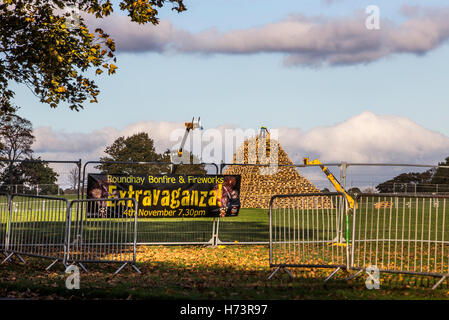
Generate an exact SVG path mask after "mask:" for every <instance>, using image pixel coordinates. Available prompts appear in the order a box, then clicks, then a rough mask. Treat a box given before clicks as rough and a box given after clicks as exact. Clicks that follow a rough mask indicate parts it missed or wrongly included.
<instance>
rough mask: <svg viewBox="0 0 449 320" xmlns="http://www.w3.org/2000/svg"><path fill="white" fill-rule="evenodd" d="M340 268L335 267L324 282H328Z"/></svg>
mask: <svg viewBox="0 0 449 320" xmlns="http://www.w3.org/2000/svg"><path fill="white" fill-rule="evenodd" d="M340 270H341V268H340V267H338V268H337V269H335V270H334V271H332V273H331V274H330V275H329V276H328V277H327V278H326V279H324V282H328V281H329V280H330V279H332V278H333V277H334V276H335V275H336V274H337V272H338V271H340Z"/></svg>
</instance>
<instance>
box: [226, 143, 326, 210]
mask: <svg viewBox="0 0 449 320" xmlns="http://www.w3.org/2000/svg"><path fill="white" fill-rule="evenodd" d="M233 163H238V164H244V165H230V166H228V167H227V168H226V170H225V171H224V172H223V174H225V175H227V174H238V175H241V176H242V183H241V188H240V200H241V204H242V207H243V208H268V207H269V203H270V199H271V197H272V196H273V195H276V194H300V193H317V192H320V191H319V189H318V188H317V187H315V186H314V185H313V184H312V183H310V181H308V180H307V179H306V178H304V177H303V176H301V175H300V174H299V172H298V170H297V169H296V168H295V167H287V166H282V165H292V164H293V162H292V161H291V159H290V157H289V156H288V154H287V153H286V152H285V150H284V149H283V148H282V146H281V145H280V144H279V142H278V141H276V140H274V139H273V140H271V139H270V135H269V134H267V135H266V136H265V137H259V136H257V137H255V138H251V139H248V140H246V141H245V142H244V143H243V145H242V146H240V148H239V149H238V150H237V152H236V154H235V155H234V159H233ZM255 164H256V165H260V164H264V165H269V166H266V167H261V166H256V165H255ZM323 199H324V200H323ZM276 205H277V206H278V207H279V206H281V207H300V208H330V207H332V204H331V201H330V199H329V198H328V197H296V198H288V199H279V200H277V201H276Z"/></svg>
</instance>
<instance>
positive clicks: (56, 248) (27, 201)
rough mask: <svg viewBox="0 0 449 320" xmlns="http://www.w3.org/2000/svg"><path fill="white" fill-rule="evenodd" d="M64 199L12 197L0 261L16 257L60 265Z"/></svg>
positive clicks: (63, 229) (65, 216)
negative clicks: (38, 259) (38, 258)
mask: <svg viewBox="0 0 449 320" xmlns="http://www.w3.org/2000/svg"><path fill="white" fill-rule="evenodd" d="M67 207H68V200H66V199H61V198H55V197H45V196H33V195H12V196H11V206H10V208H9V209H10V210H9V217H8V224H7V233H6V240H5V252H6V253H7V254H8V256H7V257H6V259H5V260H4V261H3V262H6V261H8V260H9V259H10V258H11V257H13V256H14V255H16V256H17V257H18V258H19V259H20V260H22V261H23V258H22V257H21V256H22V255H27V256H35V257H42V258H48V259H52V260H54V262H53V263H52V264H51V265H50V266H49V267H48V268H50V267H51V266H52V265H53V264H54V263H56V262H57V261H61V262H64V258H65V255H66V241H65V240H66V229H67V228H66V224H67Z"/></svg>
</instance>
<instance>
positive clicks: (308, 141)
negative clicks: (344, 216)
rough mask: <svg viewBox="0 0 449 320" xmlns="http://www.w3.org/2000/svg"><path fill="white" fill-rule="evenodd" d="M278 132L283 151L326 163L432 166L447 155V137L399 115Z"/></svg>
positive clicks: (366, 115) (361, 116)
mask: <svg viewBox="0 0 449 320" xmlns="http://www.w3.org/2000/svg"><path fill="white" fill-rule="evenodd" d="M280 130H281V131H280V136H281V140H282V139H284V147H285V148H286V149H287V148H288V149H289V150H292V152H295V153H298V154H300V155H301V154H307V155H311V156H315V157H319V158H320V159H321V160H322V161H326V162H340V161H345V162H353V163H354V162H355V163H361V162H365V163H425V164H429V163H430V164H436V163H437V162H438V161H441V160H443V159H444V158H445V157H447V156H449V137H447V136H445V135H443V134H441V133H438V132H435V131H432V130H429V129H426V128H424V127H422V126H420V125H419V124H417V123H416V122H414V121H412V120H410V119H408V118H406V117H401V116H392V115H376V114H374V113H372V112H368V111H367V112H363V113H361V114H359V115H357V116H354V117H352V118H349V119H347V120H345V121H343V122H341V123H338V124H336V125H332V126H326V127H318V128H314V129H312V130H310V131H308V132H304V133H303V132H301V131H300V130H299V129H291V128H288V129H286V128H281V129H280Z"/></svg>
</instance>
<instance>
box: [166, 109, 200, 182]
mask: <svg viewBox="0 0 449 320" xmlns="http://www.w3.org/2000/svg"><path fill="white" fill-rule="evenodd" d="M185 127H186V131H185V132H184V136H183V137H182V141H181V144H180V145H179V148H178V150H177V151H175V152H172V153H171V154H170V161H171V163H172V164H171V173H172V174H174V173H175V171H176V166H177V165H178V164H183V163H187V164H188V163H190V152H189V154H188V156H189V157H188V158H186V157H183V155H184V152H183V151H184V145H185V144H186V141H187V137H188V136H189V133H190V131H193V130H195V129H200V130H203V127H202V126H201V118H200V117H198V120H197V121H196V122H195V117H193V118H192V121H191V122H185Z"/></svg>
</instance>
